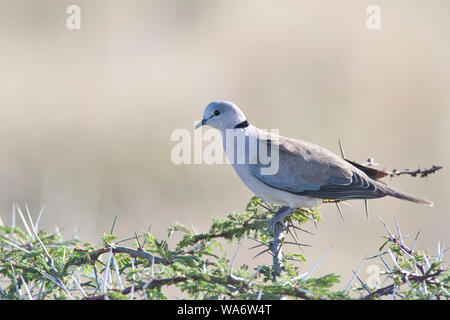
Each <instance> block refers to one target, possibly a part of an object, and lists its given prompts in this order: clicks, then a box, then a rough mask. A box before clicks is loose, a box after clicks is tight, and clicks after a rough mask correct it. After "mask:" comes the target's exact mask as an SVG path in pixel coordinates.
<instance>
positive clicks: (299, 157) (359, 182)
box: [195, 101, 433, 221]
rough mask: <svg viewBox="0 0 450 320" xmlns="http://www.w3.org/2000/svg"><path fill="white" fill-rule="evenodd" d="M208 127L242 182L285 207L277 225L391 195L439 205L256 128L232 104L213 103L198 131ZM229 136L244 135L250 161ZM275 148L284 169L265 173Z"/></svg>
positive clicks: (319, 151) (304, 144) (322, 150)
mask: <svg viewBox="0 0 450 320" xmlns="http://www.w3.org/2000/svg"><path fill="white" fill-rule="evenodd" d="M203 125H209V126H211V127H213V128H215V129H217V130H219V131H220V132H221V134H222V139H223V146H224V150H225V153H226V155H227V157H228V160H229V161H230V162H231V163H232V165H233V168H234V170H235V171H236V173H237V175H238V176H239V178H240V179H241V180H242V182H243V183H244V184H245V185H246V186H247V187H248V188H249V189H250V190H251V191H252V192H253V193H254V194H255V195H256V196H257V197H259V198H260V199H262V200H263V201H266V202H268V203H273V204H277V205H280V206H281V208H280V210H279V211H278V213H277V214H276V216H275V220H276V221H278V220H280V219H282V218H283V217H285V216H286V215H288V214H290V213H292V212H293V211H294V210H295V209H296V208H313V207H316V206H317V205H319V204H320V203H322V201H323V200H324V199H327V200H353V199H375V198H382V197H385V196H391V197H395V198H398V199H402V200H407V201H411V202H414V203H417V204H422V205H426V206H433V203H432V202H430V201H428V200H425V199H421V198H419V197H415V196H411V195H409V194H407V193H405V192H402V191H400V190H397V189H394V188H392V187H390V186H388V185H386V184H384V183H383V182H381V181H377V180H376V178H372V177H370V176H369V175H368V174H366V173H365V172H364V171H363V170H364V169H365V167H363V166H361V165H357V164H356V163H353V164H352V163H350V162H348V161H346V160H344V159H342V158H341V157H339V156H337V155H336V154H334V153H332V152H331V151H328V150H327V149H325V148H322V147H320V146H318V145H315V144H312V143H309V142H305V141H302V140H296V139H292V138H288V137H283V136H279V135H274V134H271V133H268V132H266V131H263V130H261V129H258V128H257V127H255V126H253V125H252V124H250V123H249V122H248V121H247V119H246V117H245V115H244V113H243V112H242V111H241V110H240V109H239V108H238V107H237V106H236V105H235V104H233V103H231V102H228V101H214V102H211V103H209V104H208V105H207V106H206V108H205V111H204V113H203V118H202V121H201V122H200V123H198V124H197V125H196V126H195V128H196V129H197V128H198V127H200V126H203ZM227 133H232V134H236V137H238V136H239V135H241V136H243V137H244V140H245V144H246V148H245V154H244V159H245V160H244V161H241V162H239V161H236V156H237V154H238V152H237V151H238V150H237V149H238V145H237V144H238V143H237V140H238V138H236V137H233V139H234V141H233V142H232V143H229V142H230V141H228V143H227V136H228V140H229V139H230V136H232V135H227ZM250 141H255V142H256V143H255V144H254V145H256V149H257V150H258V152H256V155H257V156H256V158H255V157H253V156H251V155H250V148H249V145H251V143H250ZM271 146H275V147H276V149H275V150H276V152H278V170H277V171H276V172H274V173H270V174H264V173H263V169H264V168H267V167H268V164H267V163H263V162H262V161H261V159H260V158H259V155H260V153H259V150H266V151H267V152H268V151H269V150H272V149H270V147H271ZM262 147H264V149H262ZM231 149H233V150H231ZM271 152H273V150H272V151H271ZM268 153H269V152H268ZM230 154H231V156H229V155H230ZM230 157H231V159H230ZM361 169H363V170H361ZM366 169H368V168H366Z"/></svg>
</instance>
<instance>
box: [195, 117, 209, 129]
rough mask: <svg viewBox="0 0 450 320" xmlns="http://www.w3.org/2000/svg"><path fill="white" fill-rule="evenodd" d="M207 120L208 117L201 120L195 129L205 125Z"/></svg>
mask: <svg viewBox="0 0 450 320" xmlns="http://www.w3.org/2000/svg"><path fill="white" fill-rule="evenodd" d="M206 121H208V119H203V120H202V121H200V122H199V123H197V124H196V125H195V129H198V128H200V127H201V126H204V125H205V124H206Z"/></svg>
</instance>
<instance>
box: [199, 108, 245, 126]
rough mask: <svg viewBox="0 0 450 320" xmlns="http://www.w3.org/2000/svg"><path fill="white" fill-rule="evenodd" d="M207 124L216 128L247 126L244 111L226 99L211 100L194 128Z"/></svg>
mask: <svg viewBox="0 0 450 320" xmlns="http://www.w3.org/2000/svg"><path fill="white" fill-rule="evenodd" d="M203 125H209V126H211V127H213V128H216V129H218V130H221V131H224V130H226V129H233V128H235V127H236V126H237V127H238V128H244V127H246V126H248V122H247V121H246V119H245V115H244V113H243V112H242V111H241V109H239V108H238V107H237V106H236V105H235V104H234V103H231V102H228V101H213V102H211V103H209V104H208V105H207V106H206V108H205V111H204V112H203V119H202V121H201V122H199V123H198V124H197V125H196V126H195V128H196V129H197V128H199V127H201V126H203Z"/></svg>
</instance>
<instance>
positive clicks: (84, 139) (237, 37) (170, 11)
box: [0, 0, 450, 282]
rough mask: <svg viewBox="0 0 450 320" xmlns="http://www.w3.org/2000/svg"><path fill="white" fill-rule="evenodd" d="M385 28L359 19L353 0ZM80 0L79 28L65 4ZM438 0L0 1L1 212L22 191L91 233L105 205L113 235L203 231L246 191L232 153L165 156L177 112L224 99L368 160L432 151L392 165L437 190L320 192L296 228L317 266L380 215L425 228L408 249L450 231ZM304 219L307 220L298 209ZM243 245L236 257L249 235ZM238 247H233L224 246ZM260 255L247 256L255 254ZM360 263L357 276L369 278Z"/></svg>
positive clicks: (443, 23)
mask: <svg viewBox="0 0 450 320" xmlns="http://www.w3.org/2000/svg"><path fill="white" fill-rule="evenodd" d="M373 3H375V4H377V5H379V6H380V7H381V10H382V28H381V30H379V31H370V30H368V29H367V28H366V18H367V14H366V8H367V7H368V6H369V5H370V4H373ZM70 4H78V5H80V7H81V10H82V26H81V30H79V31H69V30H67V29H66V26H65V25H66V18H67V17H68V15H67V14H66V13H65V11H66V8H67V6H68V5H70ZM449 13H450V3H449V2H448V1H446V0H442V1H438V0H434V1H412V0H410V1H400V0H397V1H375V2H374V1H361V0H355V1H282V2H280V1H259V0H254V1H229V0H228V1H206V0H204V1H195V0H191V1H184V0H183V1H182V0H179V1H162V0H161V1H112V0H108V1H100V0H97V1H62V0H57V1H56V0H53V1H50V0H47V1H37V0H33V1H29V0H27V1H24V0H14V1H13V0H10V1H5V0H2V1H0V41H1V42H0V112H1V116H0V154H1V156H0V214H1V217H2V219H3V221H4V222H5V223H9V222H10V211H11V204H12V202H13V201H17V202H18V203H20V204H21V205H23V204H24V203H25V202H27V203H28V204H29V206H30V208H31V209H32V210H33V214H34V215H36V214H37V211H38V210H39V208H40V207H41V206H42V205H44V204H45V206H46V209H45V210H46V212H45V215H44V216H43V218H42V226H44V227H46V228H48V229H49V230H53V228H54V226H55V225H57V226H59V227H60V228H64V229H63V234H64V235H66V236H71V234H72V230H73V228H74V227H77V228H78V229H79V236H80V237H81V238H82V239H85V240H91V241H98V240H99V239H100V237H101V235H102V234H103V232H104V231H107V230H109V228H110V226H111V223H112V221H113V219H114V216H116V215H118V216H119V218H118V219H119V220H118V224H117V226H116V231H117V234H118V235H119V236H121V237H125V236H128V235H130V234H132V232H133V231H136V232H140V231H144V230H146V229H147V227H148V226H149V225H152V230H153V232H154V233H155V235H156V236H157V237H166V229H167V227H168V226H169V225H170V223H172V222H173V221H175V220H178V221H180V222H182V223H187V224H193V225H195V226H197V227H198V229H199V230H200V231H206V228H207V227H208V225H209V218H210V217H215V216H218V217H224V216H225V215H226V214H228V213H230V212H232V211H242V210H243V209H244V208H245V205H246V203H247V201H248V200H249V198H250V197H251V196H252V194H251V193H250V192H249V191H248V190H247V189H246V188H245V187H244V186H243V185H242V184H241V182H240V181H239V179H238V178H237V176H236V175H235V174H234V172H233V170H232V168H231V167H230V166H225V165H216V166H207V165H197V166H194V165H185V166H175V165H173V164H172V163H171V161H170V151H171V148H172V147H173V146H174V144H175V143H173V142H171V141H170V134H171V133H172V131H173V130H174V129H176V128H188V129H189V130H192V129H193V128H192V125H193V122H194V121H195V120H199V119H200V117H201V114H202V112H203V108H204V106H205V105H206V104H207V103H208V102H209V101H211V100H215V99H227V100H231V101H233V102H235V103H236V104H238V105H239V106H240V107H241V108H242V109H243V110H244V111H245V112H246V114H247V117H248V120H249V121H250V122H252V123H254V124H255V125H257V126H259V127H261V128H267V129H269V128H279V129H280V133H281V134H282V135H287V136H292V137H296V138H300V139H304V140H307V141H311V142H314V143H317V144H320V145H322V146H324V147H326V148H328V149H330V150H332V151H334V152H338V150H339V149H338V144H337V139H338V138H341V139H342V141H343V142H344V147H345V151H346V153H347V156H348V157H349V158H352V159H355V160H358V161H364V160H365V159H366V158H367V157H368V156H374V157H375V159H376V161H377V162H379V163H380V165H381V167H382V168H383V167H384V166H387V167H388V168H389V169H392V168H404V167H408V168H413V169H414V168H416V167H417V166H419V165H420V166H422V167H426V166H431V165H433V164H440V165H442V166H444V169H443V170H442V171H441V172H439V174H436V175H433V176H430V177H429V178H428V179H418V178H416V179H412V178H410V177H401V178H399V179H395V180H393V181H392V185H394V186H397V187H399V188H401V189H403V190H405V191H408V192H410V193H412V194H416V195H421V196H423V197H425V198H427V199H430V200H433V201H434V202H435V207H434V208H424V207H420V206H417V205H414V204H410V203H407V202H403V201H399V200H395V199H382V200H374V201H370V202H369V205H370V214H371V217H370V219H369V220H367V219H366V218H365V214H364V209H363V202H361V201H358V202H352V203H351V204H352V207H351V208H348V207H345V206H344V207H343V209H344V214H345V217H346V220H345V222H342V221H341V220H340V219H339V216H338V213H337V211H336V209H335V207H334V206H333V205H328V206H322V208H321V212H322V214H323V222H322V223H320V225H319V229H318V231H317V232H318V233H319V234H320V236H319V237H311V236H304V235H302V241H304V242H306V243H309V244H311V245H313V247H312V248H307V249H305V250H304V254H305V255H306V257H307V258H308V262H306V263H304V264H302V265H301V266H302V268H304V269H306V268H308V267H310V266H311V265H312V264H313V263H314V261H315V260H316V259H318V258H319V257H320V256H321V255H322V253H323V252H324V251H325V250H326V249H327V248H329V247H330V246H332V250H331V251H330V253H329V255H328V256H327V258H326V260H325V261H324V262H323V263H322V264H321V265H320V267H319V268H318V269H317V271H315V274H316V275H321V274H325V273H328V272H336V273H339V274H341V275H342V278H343V281H344V282H346V281H347V280H348V279H349V278H350V277H351V270H352V269H354V268H356V266H357V265H358V263H359V261H360V259H361V258H362V257H363V256H365V255H370V254H374V253H376V252H377V249H378V247H379V245H380V244H381V241H382V240H381V239H380V236H382V235H384V230H383V228H382V226H381V224H380V222H379V221H378V219H377V217H378V216H380V217H382V218H383V219H384V220H385V221H386V222H387V223H389V224H390V225H391V226H393V222H394V219H393V217H394V215H396V216H397V217H398V219H399V221H400V223H401V226H402V228H403V230H404V232H405V233H415V232H416V231H417V230H418V229H421V230H422V237H421V238H420V241H419V243H418V246H419V248H421V249H425V248H432V249H433V250H435V248H436V244H437V241H438V240H443V239H444V240H445V241H447V243H448V240H449V239H448V235H449V226H450V214H449V210H448V208H447V206H448V203H447V201H448V197H449V187H450V183H449V179H450V173H449V172H450V171H449V170H448V168H449V165H450V161H449V155H450V150H449V138H450V130H449V124H450V90H449V89H450V85H449V83H450V64H449V62H450V16H449ZM308 227H309V228H310V229H311V230H314V226H313V225H310V226H308ZM251 244H252V243H251V242H250V241H248V242H247V243H245V244H244V248H243V251H242V253H241V254H240V257H239V258H240V262H248V257H249V256H253V255H254V254H256V252H252V251H250V252H249V251H248V247H250V245H251ZM230 249H233V246H231V247H230ZM268 260H269V259H268V257H260V258H257V259H255V260H254V261H253V262H251V263H252V264H253V263H261V262H267V261H268ZM367 276H368V275H367V274H365V269H363V270H362V278H367Z"/></svg>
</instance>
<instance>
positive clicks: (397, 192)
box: [377, 182, 433, 207]
mask: <svg viewBox="0 0 450 320" xmlns="http://www.w3.org/2000/svg"><path fill="white" fill-rule="evenodd" d="M377 187H379V188H381V189H382V190H384V191H385V192H386V195H388V196H391V197H394V198H398V199H402V200H407V201H411V202H414V203H417V204H422V205H424V206H427V207H432V206H433V202H431V201H428V200H426V199H422V198H419V197H415V196H412V195H409V194H407V193H406V192H403V191H400V190H397V189H395V188H392V187H389V186H387V185H385V184H382V183H379V182H377Z"/></svg>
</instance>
